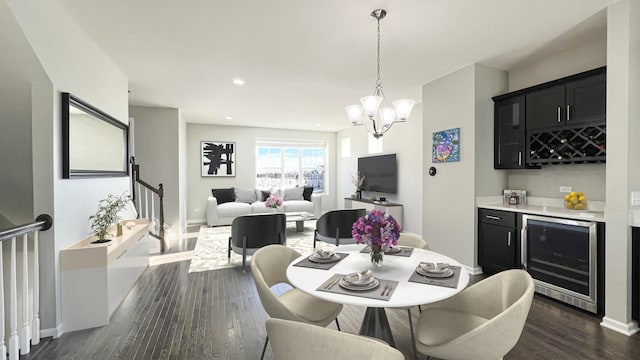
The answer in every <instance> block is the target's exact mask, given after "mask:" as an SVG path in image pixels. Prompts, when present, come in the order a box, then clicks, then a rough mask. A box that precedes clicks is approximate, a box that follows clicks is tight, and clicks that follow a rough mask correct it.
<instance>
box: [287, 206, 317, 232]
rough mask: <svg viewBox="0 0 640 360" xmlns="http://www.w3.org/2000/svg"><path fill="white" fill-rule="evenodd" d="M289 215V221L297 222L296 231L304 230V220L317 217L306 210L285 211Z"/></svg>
mask: <svg viewBox="0 0 640 360" xmlns="http://www.w3.org/2000/svg"><path fill="white" fill-rule="evenodd" d="M284 214H285V215H286V216H287V222H293V221H295V222H296V231H297V232H303V231H304V221H305V220H316V219H317V217H316V216H315V215H313V214H312V213H310V212H306V211H296V212H288V213H284Z"/></svg>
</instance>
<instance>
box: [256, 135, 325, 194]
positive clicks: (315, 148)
mask: <svg viewBox="0 0 640 360" xmlns="http://www.w3.org/2000/svg"><path fill="white" fill-rule="evenodd" d="M326 157H327V145H326V143H306V144H305V143H287V142H282V141H280V142H277V141H257V142H256V187H257V188H259V189H267V190H271V189H275V188H289V187H295V186H313V188H314V191H315V192H324V191H326V188H325V164H326Z"/></svg>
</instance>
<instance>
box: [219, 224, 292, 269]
mask: <svg viewBox="0 0 640 360" xmlns="http://www.w3.org/2000/svg"><path fill="white" fill-rule="evenodd" d="M286 230H287V218H286V216H285V215H284V214H259V215H243V216H238V217H237V218H235V219H233V222H232V223H231V236H230V237H229V246H228V248H227V261H231V251H232V250H233V252H234V253H236V254H239V255H242V271H243V272H244V271H245V265H246V262H247V255H252V254H253V253H255V252H256V250H258V249H259V248H261V247H263V246H266V245H271V244H281V245H286V243H287V234H286Z"/></svg>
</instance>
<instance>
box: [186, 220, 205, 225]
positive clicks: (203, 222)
mask: <svg viewBox="0 0 640 360" xmlns="http://www.w3.org/2000/svg"><path fill="white" fill-rule="evenodd" d="M206 223H207V219H191V220H187V225H197V224H206Z"/></svg>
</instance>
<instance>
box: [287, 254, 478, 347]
mask: <svg viewBox="0 0 640 360" xmlns="http://www.w3.org/2000/svg"><path fill="white" fill-rule="evenodd" d="M363 248H364V245H342V246H338V247H336V248H335V249H333V251H335V252H338V253H347V254H349V255H348V256H347V257H346V258H344V259H342V260H341V261H340V262H339V263H338V264H336V265H335V266H333V267H332V268H331V269H329V270H322V269H313V268H308V267H301V266H293V265H294V264H296V263H298V262H299V261H301V260H303V259H305V258H306V257H307V256H309V255H310V254H311V253H306V254H304V255H302V256H301V257H299V258H298V259H296V260H294V261H293V262H292V263H291V264H289V267H288V268H287V279H288V280H289V282H290V283H291V284H292V285H293V286H295V287H296V288H298V289H300V290H301V291H303V292H305V293H307V294H309V295H312V296H315V297H318V298H320V299H323V300H326V301H330V302H334V303H338V304H348V305H356V306H366V307H367V312H366V313H365V316H364V319H363V322H362V326H361V327H360V334H361V335H366V336H373V337H378V338H381V339H383V340H385V341H386V342H387V343H389V345H391V346H394V340H393V336H392V334H391V328H390V327H389V321H388V319H387V316H386V313H385V311H384V309H385V308H400V307H408V306H416V305H424V304H430V303H434V302H437V301H440V300H444V299H447V298H449V297H451V296H453V295H455V294H457V293H459V292H460V291H462V290H463V289H464V288H465V287H466V286H467V284H468V283H469V273H468V272H467V271H466V269H465V267H464V266H463V265H462V264H460V263H459V262H458V261H456V260H455V259H452V258H450V257H448V256H445V255H442V254H439V253H437V252H434V251H430V250H424V249H418V248H416V249H414V250H413V253H412V254H411V256H409V257H407V256H398V255H388V254H387V255H384V260H383V262H382V266H380V267H376V266H374V265H373V264H372V263H371V256H370V255H369V253H361V252H360V251H361V250H362V249H363ZM421 261H429V262H443V263H449V264H450V265H454V266H460V275H459V278H458V285H457V287H456V288H451V287H445V286H438V285H429V284H422V283H417V282H410V281H409V278H410V277H411V275H412V274H413V273H414V272H415V269H416V267H417V266H418V264H419V263H420V262H421ZM367 269H371V270H372V271H373V276H375V277H376V278H379V279H383V280H395V281H397V282H398V284H397V286H396V287H395V290H394V292H393V294H392V295H391V297H390V298H389V299H388V300H378V299H371V298H365V297H361V296H358V295H357V293H354V294H353V295H345V294H336V293H332V292H327V291H320V290H317V289H318V288H319V287H320V285H322V284H323V283H324V282H325V281H326V280H327V279H329V278H330V277H332V276H333V275H334V274H350V273H354V272H362V271H365V270H367ZM373 291H381V289H376V290H373Z"/></svg>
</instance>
